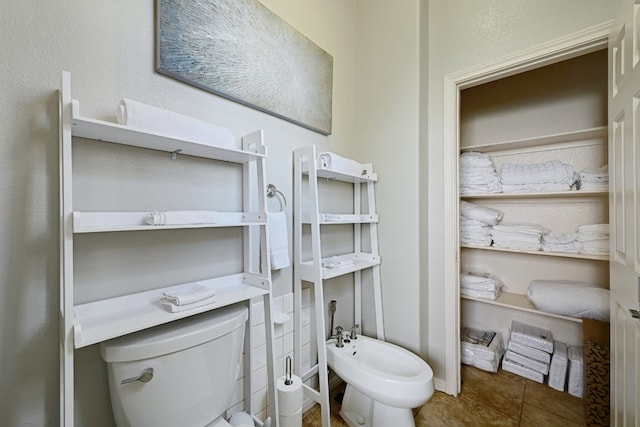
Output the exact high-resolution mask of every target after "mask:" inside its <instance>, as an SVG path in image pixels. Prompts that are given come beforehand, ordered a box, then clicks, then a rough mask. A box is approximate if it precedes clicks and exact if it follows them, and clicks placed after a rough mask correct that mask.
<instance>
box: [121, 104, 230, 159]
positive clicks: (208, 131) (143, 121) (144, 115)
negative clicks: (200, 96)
mask: <svg viewBox="0 0 640 427" xmlns="http://www.w3.org/2000/svg"><path fill="white" fill-rule="evenodd" d="M117 116H118V123H120V124H122V125H125V126H131V127H135V128H138V129H141V130H145V131H151V132H155V133H159V134H163V135H166V136H170V137H172V138H178V139H184V140H187V141H192V142H198V143H200V144H205V145H211V146H216V147H225V148H234V146H235V138H234V137H233V134H232V133H231V131H230V130H229V129H227V128H223V127H220V126H216V125H214V124H211V123H208V122H205V121H202V120H198V119H196V118H193V117H189V116H185V115H183V114H179V113H174V112H173V111H168V110H163V109H162V108H158V107H154V106H153V105H148V104H143V103H142V102H138V101H134V100H132V99H127V98H124V99H122V100H121V101H120V104H119V105H118V113H117Z"/></svg>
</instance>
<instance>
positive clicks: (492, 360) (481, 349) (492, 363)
mask: <svg viewBox="0 0 640 427" xmlns="http://www.w3.org/2000/svg"><path fill="white" fill-rule="evenodd" d="M460 347H461V356H462V363H464V364H465V365H471V366H475V367H476V368H479V369H482V370H485V371H489V372H498V367H499V366H500V359H501V358H502V354H503V353H504V344H503V342H502V335H500V332H495V331H481V330H478V329H473V328H463V329H462V336H461V338H460Z"/></svg>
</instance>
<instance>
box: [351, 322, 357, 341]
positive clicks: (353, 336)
mask: <svg viewBox="0 0 640 427" xmlns="http://www.w3.org/2000/svg"><path fill="white" fill-rule="evenodd" d="M359 328H360V325H358V324H357V323H356V324H355V325H353V326H352V327H351V333H350V334H349V339H351V340H357V339H358V336H357V335H356V331H357V330H358V329H359Z"/></svg>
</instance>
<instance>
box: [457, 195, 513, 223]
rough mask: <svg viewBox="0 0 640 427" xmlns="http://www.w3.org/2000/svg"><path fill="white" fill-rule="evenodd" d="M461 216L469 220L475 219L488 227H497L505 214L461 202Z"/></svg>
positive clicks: (486, 207)
mask: <svg viewBox="0 0 640 427" xmlns="http://www.w3.org/2000/svg"><path fill="white" fill-rule="evenodd" d="M460 215H461V216H463V217H464V218H467V219H475V220H477V221H480V222H483V223H485V224H487V225H496V224H497V223H498V221H500V220H501V219H502V217H503V216H504V214H503V213H502V211H500V210H498V209H493V208H490V207H488V206H482V205H477V204H475V203H469V202H465V201H464V200H462V201H460Z"/></svg>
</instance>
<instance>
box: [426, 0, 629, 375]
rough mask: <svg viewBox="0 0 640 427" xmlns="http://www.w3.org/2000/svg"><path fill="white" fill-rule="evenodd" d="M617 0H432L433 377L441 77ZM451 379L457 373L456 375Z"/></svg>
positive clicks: (437, 325) (581, 22)
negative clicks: (474, 0) (560, 0)
mask: <svg viewBox="0 0 640 427" xmlns="http://www.w3.org/2000/svg"><path fill="white" fill-rule="evenodd" d="M618 3H619V2H618V1H602V0H565V1H562V2H557V1H554V0H535V1H531V0H509V1H505V0H487V1H482V2H473V1H465V0H450V1H446V2H445V1H437V0H436V1H429V22H428V31H429V34H428V37H427V38H428V41H429V46H428V49H427V50H428V56H429V58H428V63H429V68H428V71H427V76H426V80H427V81H428V95H427V96H428V100H427V103H428V106H429V111H428V132H427V133H426V134H423V135H421V136H420V137H421V147H425V149H424V150H421V153H420V163H421V164H420V167H421V169H422V170H426V171H427V174H428V176H427V178H426V179H427V180H428V182H429V186H428V188H427V189H424V190H423V191H422V192H421V197H426V198H427V203H426V205H427V206H426V207H427V211H426V212H424V211H423V212H421V215H426V216H427V217H428V229H427V230H425V231H426V234H424V235H423V238H428V242H429V247H428V251H427V253H423V254H422V255H421V259H420V261H421V264H422V265H426V266H428V267H427V268H428V272H427V278H428V298H427V301H426V305H425V306H423V307H422V310H428V313H429V314H428V320H429V324H428V332H427V333H426V334H425V335H424V336H425V337H428V339H427V340H425V341H423V342H422V345H423V351H426V352H428V356H429V362H430V364H431V366H432V367H433V368H434V372H435V375H436V377H440V378H442V377H443V375H444V369H445V364H446V362H447V361H446V360H445V352H444V307H443V301H444V286H445V284H444V281H443V279H444V271H443V262H442V260H443V258H442V253H443V248H444V243H443V242H444V239H445V238H446V236H444V235H443V230H442V226H441V224H442V223H443V220H444V208H443V201H444V194H443V187H442V184H441V183H442V181H443V179H447V177H446V176H444V171H443V159H444V157H443V156H444V152H445V150H447V149H449V148H448V147H443V146H442V143H441V141H442V136H443V130H442V121H443V116H442V105H443V104H442V103H443V97H442V93H443V77H444V76H445V75H447V74H450V73H453V72H456V71H460V70H463V69H466V68H468V67H471V66H474V65H477V64H481V63H484V62H487V61H489V60H492V59H495V58H500V57H502V56H505V55H507V54H510V53H513V52H518V51H520V50H523V49H525V48H528V47H531V46H534V45H537V44H540V43H543V42H546V41H549V40H553V39H556V38H558V37H561V36H564V35H567V34H570V33H573V32H576V31H578V30H580V29H583V28H586V27H589V26H592V25H595V24H598V23H601V22H603V21H606V20H609V19H611V18H612V17H613V16H615V14H616V13H615V11H616V10H617V5H618ZM452 380H453V379H452Z"/></svg>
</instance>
